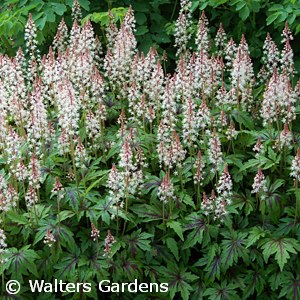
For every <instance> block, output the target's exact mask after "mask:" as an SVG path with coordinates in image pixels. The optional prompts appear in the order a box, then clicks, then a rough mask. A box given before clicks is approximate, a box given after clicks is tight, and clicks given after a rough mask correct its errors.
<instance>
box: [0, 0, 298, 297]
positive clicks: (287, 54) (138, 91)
mask: <svg viewBox="0 0 300 300" xmlns="http://www.w3.org/2000/svg"><path fill="white" fill-rule="evenodd" d="M180 4H181V9H180V12H179V17H178V21H177V22H176V31H175V44H176V46H177V49H178V51H177V54H176V55H177V56H176V68H175V72H174V73H173V74H168V73H166V69H165V60H166V55H163V56H160V55H159V53H158V52H157V51H156V49H155V48H154V47H153V48H151V49H150V51H149V52H148V53H141V52H139V51H138V49H137V41H136V38H135V33H136V21H135V18H134V12H133V9H132V8H131V7H130V8H129V9H128V11H127V13H126V15H125V17H124V19H123V21H122V22H121V24H116V23H115V20H114V17H113V15H112V13H111V12H109V13H108V15H107V16H108V18H109V22H107V26H106V35H105V40H106V43H103V44H101V42H100V40H101V39H99V38H98V37H97V36H96V35H95V33H94V29H93V26H92V24H91V22H90V21H89V20H87V21H86V22H81V16H82V14H81V8H80V5H79V2H77V1H75V3H74V6H73V9H72V18H73V25H72V27H71V28H68V26H67V25H66V23H65V22H64V20H62V21H61V23H60V25H59V27H58V30H57V34H56V35H55V38H54V41H53V43H52V45H51V46H50V48H49V51H48V52H47V53H45V54H42V53H40V52H39V49H38V43H37V40H36V38H37V35H38V30H37V28H36V25H35V22H34V20H33V18H32V16H31V15H29V18H28V22H27V25H26V26H25V47H24V49H23V50H22V49H20V50H19V51H18V52H17V54H16V56H14V57H8V56H7V55H1V56H0V154H1V157H0V164H1V173H0V220H1V222H0V273H1V275H2V283H1V284H2V289H1V293H2V294H1V299H11V298H10V296H9V294H7V293H6V292H5V282H7V281H9V280H10V279H13V280H19V281H20V283H21V290H20V294H19V296H20V298H18V299H65V298H67V297H69V298H70V297H71V298H72V299H98V298H99V299H102V297H104V296H103V294H102V293H100V291H99V289H98V285H97V283H98V282H100V281H101V280H110V281H111V282H119V283H122V282H134V280H135V279H137V280H138V281H139V282H144V283H168V291H167V292H165V291H161V292H151V293H150V292H148V293H147V292H145V293H139V294H138V295H132V294H130V293H129V292H124V293H113V292H112V293H110V294H109V296H107V297H109V298H110V299H185V300H187V299H195V300H196V299H202V298H203V299H277V298H284V299H293V300H297V299H299V297H300V277H299V274H300V262H299V259H298V256H299V252H300V243H299V239H300V191H299V188H300V187H299V181H300V150H299V149H300V142H299V139H300V135H299V130H300V122H299V115H298V114H299V107H300V106H299V97H300V82H299V81H298V82H297V77H296V76H297V74H296V70H295V66H294V63H293V50H292V45H293V36H292V33H291V31H290V29H289V27H288V25H286V26H285V28H283V33H282V45H276V43H275V42H274V41H273V40H272V37H271V36H270V35H269V34H268V35H267V37H266V41H265V43H264V46H263V50H262V51H263V56H262V61H261V62H255V63H256V64H257V63H258V64H260V63H261V71H260V72H259V73H258V74H256V73H255V71H254V69H253V62H252V60H251V52H250V50H249V49H250V48H249V45H248V43H247V41H246V36H244V35H243V36H242V37H241V40H240V41H239V42H235V41H234V40H233V39H232V38H231V37H230V32H228V33H225V31H224V28H223V26H222V25H220V28H219V30H218V31H217V32H216V34H215V36H213V35H212V33H211V32H210V31H209V23H208V19H207V17H206V15H205V13H204V12H202V14H201V16H200V20H199V22H198V28H197V30H194V28H192V27H193V25H192V22H191V16H192V11H193V3H192V2H191V1H188V0H182V1H181V2H180ZM192 40H194V42H195V45H196V47H195V51H193V50H192V49H190V47H189V43H190V42H191V41H192ZM32 279H40V280H41V279H43V280H45V281H47V282H53V281H54V279H59V280H63V281H64V282H73V283H84V282H85V283H91V284H92V289H91V291H90V292H85V291H84V290H83V289H80V290H79V291H77V292H76V293H68V292H65V293H62V292H57V293H56V294H55V293H53V294H47V293H44V294H43V293H40V294H33V293H31V291H30V290H29V285H28V280H32ZM19 296H18V297H19Z"/></svg>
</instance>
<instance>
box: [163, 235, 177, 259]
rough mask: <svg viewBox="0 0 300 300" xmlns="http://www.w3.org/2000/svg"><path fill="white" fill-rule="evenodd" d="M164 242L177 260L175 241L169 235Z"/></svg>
mask: <svg viewBox="0 0 300 300" xmlns="http://www.w3.org/2000/svg"><path fill="white" fill-rule="evenodd" d="M166 243H167V247H168V248H169V250H170V251H171V252H172V254H173V255H174V256H175V258H176V260H177V261H179V254H178V246H177V242H176V241H175V240H174V239H173V238H170V237H169V238H167V239H166Z"/></svg>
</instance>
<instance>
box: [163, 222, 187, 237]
mask: <svg viewBox="0 0 300 300" xmlns="http://www.w3.org/2000/svg"><path fill="white" fill-rule="evenodd" d="M167 227H170V228H172V229H173V230H174V231H175V232H176V233H177V235H178V236H179V237H180V239H181V240H182V241H183V240H184V238H183V233H182V227H181V224H180V223H179V222H176V221H169V222H167Z"/></svg>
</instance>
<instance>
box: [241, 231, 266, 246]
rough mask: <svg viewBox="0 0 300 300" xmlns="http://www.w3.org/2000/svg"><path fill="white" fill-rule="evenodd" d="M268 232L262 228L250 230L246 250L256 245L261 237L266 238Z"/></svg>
mask: <svg viewBox="0 0 300 300" xmlns="http://www.w3.org/2000/svg"><path fill="white" fill-rule="evenodd" d="M265 235H266V232H265V231H264V230H263V229H262V228H261V227H254V228H252V229H251V230H250V234H249V236H248V239H247V245H246V248H249V247H250V246H252V245H253V244H255V243H256V242H257V241H258V240H259V239H260V238H261V237H264V236H265Z"/></svg>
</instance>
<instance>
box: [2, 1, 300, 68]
mask: <svg viewBox="0 0 300 300" xmlns="http://www.w3.org/2000/svg"><path fill="white" fill-rule="evenodd" d="M79 2H80V5H81V7H82V8H83V14H84V16H85V17H89V18H91V20H92V21H93V23H94V24H97V25H98V26H97V25H96V26H94V27H95V30H96V32H97V33H98V34H99V35H100V36H103V33H104V26H105V25H106V24H107V22H108V13H107V10H108V9H111V10H112V12H113V14H114V16H115V18H116V20H118V19H122V18H123V16H124V14H125V12H126V8H127V7H128V6H129V5H132V7H133V9H134V12H135V18H136V21H137V31H136V37H137V40H138V42H139V48H140V50H141V51H144V52H145V53H146V52H148V50H149V48H150V47H151V46H155V47H156V48H157V49H158V51H159V53H160V54H163V50H166V51H167V54H168V58H169V61H168V65H169V66H170V65H171V66H173V65H174V64H173V61H174V58H175V50H174V48H173V41H174V40H173V31H174V22H175V20H176V18H177V17H178V11H179V8H180V1H179V0H175V1H171V0H153V1H148V0H137V1H131V0H123V1H121V0H111V1H109V0H106V1H99V0H80V1H79ZM192 2H193V12H194V13H193V17H194V30H196V25H197V22H198V19H199V15H200V12H201V10H205V12H206V14H207V17H208V19H209V20H210V28H211V32H210V33H211V35H212V36H214V35H215V34H216V32H217V30H218V27H219V23H220V22H222V23H223V26H224V29H225V31H226V32H227V33H228V34H229V36H230V37H233V38H234V40H236V41H237V42H238V41H239V40H240V38H241V36H242V34H245V36H246V39H247V41H248V44H249V45H250V53H251V57H253V58H255V59H256V62H257V65H258V64H259V58H260V57H261V55H262V53H261V49H262V44H263V41H264V39H265V37H266V34H267V32H270V34H271V36H272V38H273V39H274V40H275V42H276V43H277V44H280V39H281V37H280V34H281V31H282V29H283V27H284V23H285V22H288V24H289V26H290V27H291V30H292V32H293V33H294V34H295V39H294V41H293V42H292V48H293V50H294V54H295V58H296V59H295V68H296V70H300V58H298V57H299V54H300V35H299V32H300V24H299V19H300V1H297V0H281V1H274V0H272V1H270V0H247V1H244V0H193V1H192ZM72 4H73V0H56V1H55V0H34V1H32V0H21V1H18V0H10V1H5V2H4V3H3V5H2V6H1V9H0V37H1V38H0V39H1V43H0V50H1V52H2V53H8V54H10V55H13V54H14V53H15V52H16V51H17V49H18V47H20V46H21V45H22V44H23V42H24V39H23V32H24V26H25V24H26V21H27V16H28V13H29V12H30V13H32V15H33V19H34V21H35V22H36V24H37V27H38V29H39V34H38V40H39V43H40V44H41V45H42V48H43V50H44V52H46V51H47V49H48V47H49V45H50V44H51V41H52V40H53V37H54V35H55V33H56V29H57V26H58V23H59V22H60V20H61V18H62V15H64V18H65V21H66V23H67V24H68V25H69V26H70V25H71V7H72ZM191 46H193V45H191ZM172 69H173V68H171V70H172Z"/></svg>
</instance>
